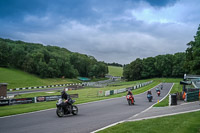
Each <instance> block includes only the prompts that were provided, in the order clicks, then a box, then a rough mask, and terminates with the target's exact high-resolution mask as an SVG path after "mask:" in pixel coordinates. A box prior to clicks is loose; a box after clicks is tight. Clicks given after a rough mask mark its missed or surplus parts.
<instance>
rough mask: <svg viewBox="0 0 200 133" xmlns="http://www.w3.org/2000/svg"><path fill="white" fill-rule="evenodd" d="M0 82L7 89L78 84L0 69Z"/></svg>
mask: <svg viewBox="0 0 200 133" xmlns="http://www.w3.org/2000/svg"><path fill="white" fill-rule="evenodd" d="M0 82H1V83H8V87H7V88H8V89H12V88H20V87H32V86H45V85H55V84H67V83H78V82H80V81H79V80H77V79H62V78H54V79H41V78H39V77H37V76H36V75H32V74H29V73H26V72H23V71H21V70H17V69H11V68H2V67H0Z"/></svg>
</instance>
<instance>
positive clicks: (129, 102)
mask: <svg viewBox="0 0 200 133" xmlns="http://www.w3.org/2000/svg"><path fill="white" fill-rule="evenodd" d="M126 99H127V101H128V105H134V102H135V100H134V97H133V95H126Z"/></svg>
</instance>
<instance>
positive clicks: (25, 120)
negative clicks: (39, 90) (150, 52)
mask: <svg viewBox="0 0 200 133" xmlns="http://www.w3.org/2000/svg"><path fill="white" fill-rule="evenodd" d="M172 85H173V84H172V83H163V90H161V96H160V97H158V96H157V95H156V91H155V88H153V89H152V93H153V102H148V99H147V97H146V93H142V94H139V95H135V96H134V97H135V101H136V103H135V105H133V106H129V105H128V103H127V101H126V98H125V97H120V98H114V99H109V100H103V101H98V102H92V103H88V104H81V105H77V106H78V108H79V114H78V115H77V116H73V115H70V116H66V117H63V118H58V117H57V115H56V110H55V109H52V110H47V111H41V112H36V113H29V114H23V115H17V116H12V117H5V118H0V132H1V133H88V132H92V131H94V130H97V129H99V128H102V127H105V126H107V125H109V124H112V123H115V122H118V121H122V120H125V119H128V118H130V117H131V116H133V115H135V114H138V113H140V112H141V111H144V110H145V109H147V108H149V107H150V106H152V105H153V104H154V103H155V102H157V100H160V99H162V98H163V97H164V96H165V95H166V94H167V93H168V92H169V90H170V88H171V87H172ZM55 103H56V102H55ZM33 105H34V104H33Z"/></svg>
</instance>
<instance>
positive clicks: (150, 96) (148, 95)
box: [147, 94, 153, 102]
mask: <svg viewBox="0 0 200 133" xmlns="http://www.w3.org/2000/svg"><path fill="white" fill-rule="evenodd" d="M147 98H148V100H149V102H152V99H153V96H152V95H151V94H147Z"/></svg>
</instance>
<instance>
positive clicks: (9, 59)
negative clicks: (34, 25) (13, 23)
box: [0, 38, 108, 78]
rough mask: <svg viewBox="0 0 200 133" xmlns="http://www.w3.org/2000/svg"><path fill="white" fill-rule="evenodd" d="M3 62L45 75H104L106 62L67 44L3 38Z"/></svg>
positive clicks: (0, 45) (0, 50)
mask: <svg viewBox="0 0 200 133" xmlns="http://www.w3.org/2000/svg"><path fill="white" fill-rule="evenodd" d="M0 62H1V64H0V66H2V67H14V68H18V69H21V70H23V71H25V72H29V73H32V74H36V75H38V76H39V77H42V78H60V77H66V78H75V77H77V76H78V75H79V76H83V77H103V76H104V75H105V74H106V73H108V67H107V65H106V64H105V63H104V62H98V61H97V60H96V59H95V58H94V57H92V56H87V55H83V54H79V53H72V52H70V51H69V50H67V49H65V48H59V47H56V46H43V45H42V44H33V43H26V42H22V41H12V40H9V39H1V38H0Z"/></svg>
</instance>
